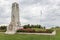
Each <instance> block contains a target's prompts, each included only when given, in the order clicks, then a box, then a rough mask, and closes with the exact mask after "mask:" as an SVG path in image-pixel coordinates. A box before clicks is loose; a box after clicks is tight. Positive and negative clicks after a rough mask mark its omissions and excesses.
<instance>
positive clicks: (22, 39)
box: [0, 28, 60, 40]
mask: <svg viewBox="0 0 60 40" xmlns="http://www.w3.org/2000/svg"><path fill="white" fill-rule="evenodd" d="M56 30H57V35H56V36H45V35H26V34H14V35H6V34H4V33H0V40H60V28H59V29H56Z"/></svg>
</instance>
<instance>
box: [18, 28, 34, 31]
mask: <svg viewBox="0 0 60 40" xmlns="http://www.w3.org/2000/svg"><path fill="white" fill-rule="evenodd" d="M17 32H35V30H33V29H31V28H27V29H18V30H17Z"/></svg>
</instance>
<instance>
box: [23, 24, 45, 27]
mask: <svg viewBox="0 0 60 40" xmlns="http://www.w3.org/2000/svg"><path fill="white" fill-rule="evenodd" d="M23 27H24V28H45V27H42V26H41V25H30V24H28V25H24V26H23Z"/></svg>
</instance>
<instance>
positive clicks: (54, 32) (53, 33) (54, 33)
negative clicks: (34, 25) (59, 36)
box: [18, 31, 56, 35]
mask: <svg viewBox="0 0 60 40" xmlns="http://www.w3.org/2000/svg"><path fill="white" fill-rule="evenodd" d="M18 34H36V35H56V31H53V32H52V33H25V32H19V33H18Z"/></svg>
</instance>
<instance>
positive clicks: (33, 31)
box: [17, 28, 53, 33]
mask: <svg viewBox="0 0 60 40" xmlns="http://www.w3.org/2000/svg"><path fill="white" fill-rule="evenodd" d="M17 32H28V33H52V32H53V30H52V29H46V30H39V31H36V30H34V29H31V28H26V29H18V30H17Z"/></svg>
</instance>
